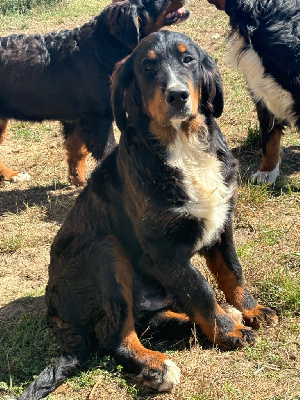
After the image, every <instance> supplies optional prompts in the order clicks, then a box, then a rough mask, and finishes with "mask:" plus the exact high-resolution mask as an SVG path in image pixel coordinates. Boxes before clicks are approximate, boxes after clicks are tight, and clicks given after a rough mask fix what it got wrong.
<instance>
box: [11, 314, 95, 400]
mask: <svg viewBox="0 0 300 400" xmlns="http://www.w3.org/2000/svg"><path fill="white" fill-rule="evenodd" d="M49 321H50V324H51V319H50V320H49ZM52 325H53V324H52ZM52 327H54V326H52ZM54 333H56V334H57V338H58V341H59V344H60V353H61V354H60V356H58V357H56V359H55V361H54V363H53V364H51V365H50V366H49V367H47V368H45V369H44V370H43V371H42V372H41V373H40V374H39V376H38V377H37V378H36V379H35V380H34V381H33V382H32V383H31V384H30V385H29V386H28V388H27V389H26V390H25V391H24V392H23V393H22V394H21V396H20V397H18V400H39V399H42V398H43V397H45V396H47V395H48V394H49V393H51V392H52V391H53V390H55V389H56V388H57V387H58V386H59V385H61V384H62V383H63V381H64V380H65V379H66V378H67V377H69V376H70V375H71V374H72V373H73V372H74V371H75V369H76V368H77V367H78V366H79V364H81V363H82V362H83V361H84V360H86V359H87V357H88V356H89V354H90V352H91V346H92V344H91V338H90V336H89V334H88V333H87V332H86V331H85V330H84V329H80V328H74V327H69V328H64V327H58V326H57V327H56V328H54Z"/></svg>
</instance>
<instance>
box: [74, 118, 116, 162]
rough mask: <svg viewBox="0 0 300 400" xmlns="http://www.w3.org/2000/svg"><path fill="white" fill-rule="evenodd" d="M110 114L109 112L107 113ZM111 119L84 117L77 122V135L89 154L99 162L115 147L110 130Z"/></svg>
mask: <svg viewBox="0 0 300 400" xmlns="http://www.w3.org/2000/svg"><path fill="white" fill-rule="evenodd" d="M108 113H110V112H108ZM112 121H113V118H112V117H110V116H109V115H108V116H107V118H104V117H101V116H100V117H98V116H97V117H95V116H94V115H91V116H86V117H85V118H82V119H81V120H80V122H79V126H80V129H79V133H80V137H81V139H82V140H83V141H84V143H85V145H86V147H87V149H88V151H89V152H91V153H92V156H93V157H94V158H95V159H96V160H99V161H100V160H101V159H102V158H103V156H104V155H106V154H108V153H109V152H110V151H111V150H112V149H113V148H114V147H115V145H116V141H115V138H114V135H113V130H112Z"/></svg>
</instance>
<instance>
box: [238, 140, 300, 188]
mask: <svg viewBox="0 0 300 400" xmlns="http://www.w3.org/2000/svg"><path fill="white" fill-rule="evenodd" d="M231 151H232V153H233V154H234V156H235V157H236V158H237V159H238V160H239V164H240V174H241V178H242V181H243V182H247V181H248V180H249V179H251V175H252V174H253V173H255V172H256V171H257V170H258V168H259V165H260V162H261V158H262V151H261V150H260V149H257V148H253V147H251V146H250V145H249V144H248V143H247V142H245V143H243V144H242V145H241V146H238V147H235V148H233V149H232V150H231ZM297 172H298V173H300V146H289V147H284V148H282V151H281V165H280V180H281V188H282V189H285V188H284V186H285V185H288V186H289V187H288V188H286V189H287V190H290V189H292V191H296V192H298V191H299V190H300V187H299V185H296V184H294V183H293V182H291V186H290V185H289V184H290V182H289V178H290V177H291V176H292V175H293V174H295V173H297ZM282 186H283V187H282Z"/></svg>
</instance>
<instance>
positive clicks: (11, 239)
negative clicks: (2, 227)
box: [0, 233, 27, 253]
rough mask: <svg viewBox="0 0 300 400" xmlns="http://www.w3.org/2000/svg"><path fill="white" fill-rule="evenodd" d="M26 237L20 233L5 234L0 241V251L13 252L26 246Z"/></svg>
mask: <svg viewBox="0 0 300 400" xmlns="http://www.w3.org/2000/svg"><path fill="white" fill-rule="evenodd" d="M26 240H27V238H26V237H25V236H24V235H23V234H22V233H20V234H13V235H9V236H5V237H4V238H3V239H2V240H1V242H0V252H1V253H14V252H16V251H17V250H19V249H21V248H22V247H24V246H26Z"/></svg>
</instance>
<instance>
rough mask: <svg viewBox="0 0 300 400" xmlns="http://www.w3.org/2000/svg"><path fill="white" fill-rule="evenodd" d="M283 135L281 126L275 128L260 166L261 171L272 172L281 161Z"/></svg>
mask: <svg viewBox="0 0 300 400" xmlns="http://www.w3.org/2000/svg"><path fill="white" fill-rule="evenodd" d="M281 136H282V129H281V128H274V129H273V131H272V134H271V135H270V138H269V140H268V142H267V143H266V151H265V154H263V159H262V162H261V164H260V167H259V171H266V172H271V171H273V170H274V169H275V168H276V166H277V164H278V163H279V162H280V140H281Z"/></svg>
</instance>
